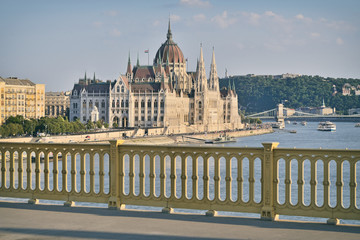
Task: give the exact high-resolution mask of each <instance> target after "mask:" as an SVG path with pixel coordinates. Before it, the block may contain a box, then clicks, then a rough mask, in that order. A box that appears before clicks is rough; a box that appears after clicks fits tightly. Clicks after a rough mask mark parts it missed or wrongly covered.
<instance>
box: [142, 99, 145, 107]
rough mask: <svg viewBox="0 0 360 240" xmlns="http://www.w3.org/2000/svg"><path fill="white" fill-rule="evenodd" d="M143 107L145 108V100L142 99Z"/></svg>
mask: <svg viewBox="0 0 360 240" xmlns="http://www.w3.org/2000/svg"><path fill="white" fill-rule="evenodd" d="M141 108H145V101H144V100H141Z"/></svg>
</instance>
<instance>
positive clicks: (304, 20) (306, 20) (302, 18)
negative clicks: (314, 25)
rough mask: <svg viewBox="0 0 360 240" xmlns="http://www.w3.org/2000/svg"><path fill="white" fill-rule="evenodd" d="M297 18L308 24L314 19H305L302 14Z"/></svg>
mask: <svg viewBox="0 0 360 240" xmlns="http://www.w3.org/2000/svg"><path fill="white" fill-rule="evenodd" d="M295 18H296V19H297V20H299V21H303V22H306V23H311V22H312V19H311V18H308V17H305V16H304V15H302V14H298V15H296V16H295Z"/></svg>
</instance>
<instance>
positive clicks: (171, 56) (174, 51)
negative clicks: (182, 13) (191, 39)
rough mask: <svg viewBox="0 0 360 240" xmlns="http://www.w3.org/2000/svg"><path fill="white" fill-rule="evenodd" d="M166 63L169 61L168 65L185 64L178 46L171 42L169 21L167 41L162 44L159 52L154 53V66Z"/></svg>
mask: <svg viewBox="0 0 360 240" xmlns="http://www.w3.org/2000/svg"><path fill="white" fill-rule="evenodd" d="M160 60H161V63H166V61H167V60H168V61H169V64H170V63H174V62H175V63H185V59H184V54H183V53H182V51H181V49H180V48H179V46H178V45H177V44H176V43H175V42H174V41H173V40H172V33H171V28H170V21H169V29H168V33H167V40H166V42H164V43H163V44H162V45H161V47H160V48H159V50H158V51H157V52H156V55H155V59H154V64H159V61H160Z"/></svg>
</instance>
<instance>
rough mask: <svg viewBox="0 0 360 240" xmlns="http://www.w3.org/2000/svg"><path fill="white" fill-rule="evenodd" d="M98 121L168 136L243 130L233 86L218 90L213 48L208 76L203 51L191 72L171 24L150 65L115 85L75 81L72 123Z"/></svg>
mask: <svg viewBox="0 0 360 240" xmlns="http://www.w3.org/2000/svg"><path fill="white" fill-rule="evenodd" d="M76 119H79V120H80V121H81V122H83V123H86V122H87V121H89V120H90V121H97V120H102V121H104V122H107V123H109V125H110V126H114V127H122V128H143V129H148V128H163V129H164V130H165V129H166V131H164V133H165V132H167V133H187V132H202V131H222V130H230V129H239V128H242V126H243V125H242V123H241V118H240V116H239V113H238V96H237V94H236V91H235V87H234V86H233V87H232V86H230V83H229V87H228V88H227V89H220V88H219V77H218V75H217V70H216V62H215V53H214V50H213V53H212V61H211V65H210V74H209V78H207V77H206V72H205V64H204V58H203V50H202V47H200V57H199V60H198V61H197V67H196V71H195V72H187V71H186V59H185V58H184V55H183V53H182V51H181V49H180V48H179V46H178V45H177V44H176V43H175V42H174V41H173V37H172V33H171V27H170V21H169V26H168V32H167V39H166V41H165V42H164V43H163V44H162V45H161V47H160V48H159V50H158V51H157V53H156V55H155V58H154V61H153V65H152V66H141V65H140V64H139V59H137V63H136V65H134V66H133V67H132V65H131V61H130V55H129V60H128V64H127V70H126V73H125V74H124V75H120V76H119V77H118V79H117V80H115V81H107V82H103V81H99V80H97V79H96V78H95V75H94V77H93V78H92V79H91V78H88V77H86V74H85V77H84V79H79V82H78V83H76V84H75V85H74V88H73V89H72V91H71V96H70V120H72V121H75V120H76Z"/></svg>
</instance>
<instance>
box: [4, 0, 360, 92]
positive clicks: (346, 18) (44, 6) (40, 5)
mask: <svg viewBox="0 0 360 240" xmlns="http://www.w3.org/2000/svg"><path fill="white" fill-rule="evenodd" d="M0 9H1V14H0V76H1V77H3V78H4V77H18V78H22V79H30V80H31V81H33V82H34V83H43V84H46V91H67V90H71V89H72V87H73V85H74V83H76V82H78V80H79V78H83V77H84V74H85V72H86V74H87V76H91V77H93V75H94V73H95V74H96V78H99V79H101V80H115V79H117V78H118V76H119V75H120V74H124V73H125V72H126V66H127V61H128V55H129V53H130V56H131V62H132V64H134V63H136V59H137V55H139V59H140V64H141V65H147V64H148V57H149V60H150V64H151V63H152V61H153V58H154V57H155V54H156V51H157V50H158V49H159V47H160V46H161V44H162V43H164V42H165V40H166V34H167V28H168V20H169V18H170V20H171V29H172V34H173V40H174V41H175V42H176V43H177V44H178V46H179V47H180V48H181V50H182V52H183V54H184V56H185V58H187V59H188V70H189V71H195V69H196V60H197V58H199V55H200V44H202V46H203V51H204V60H205V67H206V70H207V74H209V69H210V63H211V55H212V49H213V48H214V49H215V55H216V64H217V71H218V74H219V77H224V75H225V69H227V71H228V74H229V75H244V74H282V73H298V74H305V75H319V76H324V77H344V78H360V1H358V0H337V1H335V0H301V1H299V0H252V1H250V0H227V1H220V0H218V1H216V0H158V1H156V0H154V1H136V0H134V1H110V0H104V1H92V0H77V1H68V0H62V1H45V0H44V1H40V0H32V1H25V0H23V1H19V0H9V1H8V0H0ZM145 50H149V54H147V53H145Z"/></svg>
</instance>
